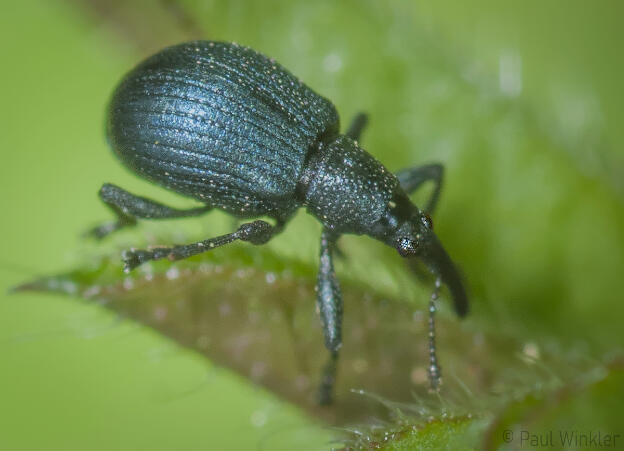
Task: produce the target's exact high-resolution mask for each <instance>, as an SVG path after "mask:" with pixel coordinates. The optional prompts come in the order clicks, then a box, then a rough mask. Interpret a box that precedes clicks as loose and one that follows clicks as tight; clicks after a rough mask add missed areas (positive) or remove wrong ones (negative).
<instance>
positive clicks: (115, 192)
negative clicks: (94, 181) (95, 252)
mask: <svg viewBox="0 0 624 451" xmlns="http://www.w3.org/2000/svg"><path fill="white" fill-rule="evenodd" d="M98 194H99V196H100V199H102V202H104V203H105V204H106V205H107V206H108V207H109V208H110V209H111V210H112V211H113V212H114V213H115V215H116V216H117V220H116V221H110V222H105V223H104V224H101V225H99V226H97V227H94V228H93V229H91V230H90V231H89V232H87V234H88V235H90V236H93V237H94V238H97V239H102V238H104V237H105V236H106V235H108V234H110V233H112V232H114V231H116V230H119V229H122V228H124V227H130V226H134V225H136V223H137V219H171V218H183V217H187V216H198V215H201V214H203V213H205V212H207V211H208V210H210V207H196V208H190V209H187V210H179V209H177V208H171V207H168V206H166V205H163V204H160V203H158V202H156V201H153V200H151V199H147V198H145V197H140V196H137V195H134V194H132V193H129V192H128V191H126V190H124V189H122V188H120V187H118V186H115V185H113V184H111V183H105V184H104V185H102V188H100V191H99V193H98Z"/></svg>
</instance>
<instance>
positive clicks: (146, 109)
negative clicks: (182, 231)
mask: <svg viewBox="0 0 624 451" xmlns="http://www.w3.org/2000/svg"><path fill="white" fill-rule="evenodd" d="M365 125H366V116H364V115H363V114H360V115H358V116H357V117H356V119H355V120H354V122H353V124H352V125H351V127H350V128H349V129H348V130H347V131H346V133H344V134H340V128H339V118H338V113H337V112H336V108H335V107H334V106H333V104H332V103H331V102H330V101H329V100H327V99H325V98H324V97H322V96H320V95H318V94H317V93H315V92H314V91H312V90H311V89H310V88H308V87H307V86H306V85H304V84H303V83H301V82H300V81H299V80H298V79H297V78H296V77H295V76H293V75H292V74H291V73H290V72H288V71H287V70H286V69H285V68H283V67H282V66H281V65H279V64H278V63H276V62H275V61H274V60H273V59H270V58H268V57H266V56H264V55H262V54H260V53H258V52H256V51H254V50H252V49H250V48H248V47H243V46H240V45H237V44H232V43H225V42H211V41H196V42H188V43H184V44H180V45H176V46H173V47H169V48H166V49H164V50H162V51H160V52H158V53H157V54H155V55H153V56H151V57H150V58H148V59H146V60H145V61H143V62H142V63H141V64H139V65H138V66H137V67H136V68H135V69H133V70H132V71H131V72H130V73H128V74H127V75H126V76H125V77H124V78H123V80H122V81H121V83H120V84H119V86H118V87H117V89H116V90H115V92H114V94H113V97H112V100H111V102H110V106H109V110H108V119H107V134H108V140H109V142H110V144H111V146H112V148H113V150H114V152H115V154H116V155H117V156H118V157H119V159H120V160H121V161H122V162H123V163H124V164H125V165H126V166H128V167H129V168H130V169H131V170H132V171H134V172H135V173H137V174H138V175H140V176H141V177H144V178H145V179H147V180H150V181H151V182H154V183H156V184H158V185H161V186H163V187H164V188H167V189H170V190H172V191H175V192H177V193H180V194H182V195H185V196H189V197H192V198H194V199H196V200H198V201H200V202H201V203H203V204H204V206H203V207H199V208H193V209H188V210H181V209H175V208H171V207H168V206H165V205H163V204H160V203H158V202H155V201H153V200H150V199H146V198H143V197H139V196H136V195H133V194H131V193H129V192H127V191H125V190H123V189H121V188H119V187H117V186H115V185H112V184H105V185H104V186H103V187H102V189H101V190H100V193H99V194H100V198H101V199H102V200H103V201H104V202H105V203H106V204H107V205H108V206H109V207H110V208H111V209H112V210H113V211H114V212H115V214H116V216H117V218H116V220H115V221H114V222H108V223H105V224H102V225H100V226H99V227H96V228H94V229H93V230H92V232H91V233H92V234H93V235H94V236H95V237H97V238H102V237H104V236H106V235H108V234H109V233H111V232H113V231H115V230H118V229H120V228H123V227H126V226H131V225H134V224H136V221H137V219H164V218H176V217H185V216H196V215H200V214H203V213H205V212H206V211H208V210H210V209H212V208H218V209H221V210H224V211H226V212H228V213H230V214H231V215H233V216H236V217H238V218H257V217H259V216H268V217H270V218H273V219H274V220H275V224H269V223H268V222H266V221H262V220H254V221H251V222H247V223H244V224H242V225H241V226H240V227H239V228H238V229H237V230H236V231H235V232H233V233H230V234H227V235H223V236H219V237H216V238H211V239H207V240H204V241H200V242H197V243H192V244H187V245H181V246H172V247H159V248H155V249H151V250H136V249H133V250H130V251H127V252H125V253H124V260H125V269H126V271H130V270H131V269H133V268H134V267H136V266H138V265H140V264H141V263H144V262H146V261H149V260H157V259H161V258H168V259H170V260H177V259H183V258H187V257H189V256H191V255H195V254H198V253H201V252H205V251H208V250H211V249H214V248H216V247H219V246H223V245H225V244H228V243H231V242H233V241H236V240H242V241H248V242H250V243H252V244H263V243H266V242H267V241H268V240H270V239H271V238H272V237H273V236H274V235H276V234H277V233H279V232H280V231H281V230H282V229H283V227H284V225H285V224H286V223H287V222H288V220H289V219H290V218H291V217H292V216H293V214H294V213H295V211H296V210H297V209H298V208H300V207H305V208H306V209H307V211H308V213H310V214H311V215H313V216H314V217H316V218H317V219H318V220H319V221H320V222H321V224H322V226H323V232H322V235H321V251H320V257H321V258H320V268H319V274H318V279H317V303H318V310H319V312H320V317H321V322H322V326H323V331H324V336H325V344H326V347H327V349H328V350H329V351H330V360H329V363H328V365H327V367H326V369H325V371H324V374H323V377H322V381H321V388H320V401H321V402H322V403H329V402H330V400H331V396H332V389H333V384H334V380H335V371H336V362H337V357H338V350H339V348H340V346H341V342H342V338H341V322H342V299H341V295H340V287H339V283H338V280H337V279H336V277H335V274H334V267H333V261H332V258H333V254H334V252H335V243H336V240H337V239H338V237H339V236H340V235H342V234H357V235H369V236H371V237H373V238H375V239H377V240H380V241H382V242H383V243H385V244H387V245H388V246H391V247H393V248H395V249H396V250H397V251H398V253H399V254H400V255H401V256H402V257H406V258H418V259H420V260H421V261H422V262H423V263H424V264H425V265H426V266H427V267H428V269H429V270H430V271H431V272H432V273H433V274H434V276H435V277H436V279H437V285H438V286H439V283H440V282H441V283H444V284H445V285H446V286H447V287H448V288H449V290H450V293H451V295H452V298H453V301H454V306H455V310H456V311H457V313H458V314H459V315H460V316H464V315H465V314H466V312H467V310H468V302H467V297H466V294H465V290H464V288H463V284H462V282H461V278H460V276H459V274H458V272H457V270H456V268H455V266H454V265H453V263H452V261H451V259H450V258H449V256H448V254H447V253H446V252H445V250H444V248H443V247H442V245H441V244H440V242H439V241H438V239H437V237H436V235H435V234H434V232H433V226H432V222H431V219H430V217H429V213H431V211H432V210H433V208H434V207H435V204H436V202H437V199H438V196H439V193H440V187H441V183H442V172H443V171H442V166H441V165H438V164H432V165H427V166H420V167H416V168H412V169H406V170H403V171H400V172H398V173H397V174H393V173H392V172H390V171H388V170H387V169H386V168H385V167H384V166H383V165H382V164H381V163H380V162H379V161H377V160H376V159H375V158H374V157H372V156H371V155H370V154H369V153H367V152H366V151H365V150H363V149H361V148H360V147H359V145H358V142H357V141H358V139H359V137H360V134H361V132H362V129H363V128H364V126H365ZM428 180H431V181H433V182H434V183H435V185H434V186H435V188H434V191H433V194H432V196H431V199H430V201H429V203H428V205H427V206H426V208H425V209H424V210H421V209H419V208H418V207H416V206H415V205H414V204H413V203H412V202H411V201H410V200H409V198H408V195H409V194H411V193H412V192H413V191H415V190H416V189H417V188H418V187H420V186H421V185H422V184H423V183H424V182H426V181H428ZM434 295H435V296H433V297H432V298H435V297H437V293H434ZM430 311H431V314H432V315H433V312H434V311H435V307H434V306H433V304H431V305H430ZM430 327H431V330H430V354H431V355H430V368H429V371H430V376H431V379H432V381H431V382H432V385H433V386H434V387H437V385H438V382H439V381H438V379H439V369H438V367H437V362H436V358H435V348H434V342H433V339H434V338H433V317H431V320H430Z"/></svg>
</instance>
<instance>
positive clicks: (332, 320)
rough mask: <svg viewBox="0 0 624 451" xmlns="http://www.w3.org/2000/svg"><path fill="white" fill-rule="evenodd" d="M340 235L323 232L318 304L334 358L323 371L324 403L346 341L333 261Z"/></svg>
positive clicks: (329, 392) (326, 400)
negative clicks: (341, 347)
mask: <svg viewBox="0 0 624 451" xmlns="http://www.w3.org/2000/svg"><path fill="white" fill-rule="evenodd" d="M336 239H337V237H336V236H332V235H331V234H330V233H329V232H328V231H326V230H324V231H323V233H322V234H321V260H320V265H319V273H318V278H317V282H316V296H317V308H318V311H319V314H320V317H321V324H322V325H323V335H324V336H325V347H326V348H327V349H329V351H330V352H331V356H330V361H329V363H328V364H327V366H326V367H325V369H324V371H323V378H322V381H321V386H320V388H319V401H320V403H321V404H329V403H331V399H332V392H333V387H334V381H335V379H336V362H337V360H338V349H340V346H341V345H342V295H341V293H340V284H339V283H338V279H336V274H335V272H334V263H333V251H334V248H335V243H336Z"/></svg>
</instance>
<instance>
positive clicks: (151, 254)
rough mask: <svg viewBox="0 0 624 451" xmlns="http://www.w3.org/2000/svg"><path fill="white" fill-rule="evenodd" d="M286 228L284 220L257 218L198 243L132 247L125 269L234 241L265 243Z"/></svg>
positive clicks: (179, 256)
mask: <svg viewBox="0 0 624 451" xmlns="http://www.w3.org/2000/svg"><path fill="white" fill-rule="evenodd" d="M283 228H284V221H281V220H280V221H278V222H277V224H276V225H274V226H273V225H271V224H269V223H268V222H265V221H261V220H257V221H253V222H246V223H244V224H242V225H241V226H240V227H239V228H238V230H236V231H235V232H232V233H228V234H226V235H221V236H218V237H215V238H210V239H207V240H204V241H198V242H196V243H191V244H184V245H180V246H172V247H155V248H153V249H147V250H144V249H132V250H129V251H125V252H124V253H123V259H124V271H126V272H129V271H131V270H132V269H134V268H136V267H137V266H139V265H141V264H143V263H145V262H148V261H151V260H161V259H163V258H167V259H169V260H183V259H185V258H189V257H192V256H193V255H197V254H202V253H204V252H208V251H211V250H213V249H215V248H217V247H220V246H225V245H226V244H230V243H232V242H234V241H237V240H240V241H248V242H250V243H252V244H264V243H266V242H267V241H269V240H270V239H271V238H272V237H273V236H274V235H276V234H278V233H279V232H281V231H282V229H283Z"/></svg>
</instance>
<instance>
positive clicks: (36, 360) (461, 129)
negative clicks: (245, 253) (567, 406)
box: [0, 0, 624, 450]
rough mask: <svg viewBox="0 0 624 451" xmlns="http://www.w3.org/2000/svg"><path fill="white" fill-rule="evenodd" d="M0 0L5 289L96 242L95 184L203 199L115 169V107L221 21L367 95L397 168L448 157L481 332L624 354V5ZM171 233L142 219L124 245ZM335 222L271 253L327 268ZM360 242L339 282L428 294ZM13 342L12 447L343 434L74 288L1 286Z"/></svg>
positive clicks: (258, 445) (5, 377)
mask: <svg viewBox="0 0 624 451" xmlns="http://www.w3.org/2000/svg"><path fill="white" fill-rule="evenodd" d="M0 8H1V14H0V30H1V31H0V33H1V38H2V39H1V42H2V44H0V49H1V50H2V52H1V54H2V62H3V64H2V71H1V72H0V82H1V86H2V87H3V89H2V105H1V106H0V131H1V133H0V151H1V152H2V165H1V166H0V183H1V184H2V199H1V201H0V202H1V203H2V208H1V210H0V211H2V212H3V221H2V224H1V226H0V227H1V234H0V236H1V237H2V238H3V253H2V257H0V280H1V282H0V288H2V290H3V293H4V292H5V291H6V290H7V289H8V288H9V287H11V286H15V285H16V284H18V283H20V282H23V281H25V280H28V279H32V278H33V277H35V276H37V275H42V274H51V273H57V272H59V271H63V270H67V269H69V268H72V267H75V266H77V265H80V264H81V262H83V261H85V259H88V258H89V256H93V255H97V254H98V253H100V252H102V251H101V250H100V249H101V248H100V247H98V246H97V245H95V244H93V243H85V242H84V241H83V240H82V239H81V238H80V234H81V233H82V232H84V231H85V230H86V229H87V228H88V227H89V226H91V225H93V224H94V223H97V222H98V221H100V220H103V219H107V218H108V217H109V216H108V215H109V213H108V212H107V211H106V210H105V208H104V207H103V206H101V205H100V203H99V202H98V200H97V198H96V193H97V190H98V189H99V187H100V186H101V184H102V183H103V182H113V183H116V184H119V185H120V186H123V187H124V188H126V189H128V190H129V191H131V192H137V193H141V194H145V195H151V196H153V197H155V198H158V199H162V200H163V201H169V202H171V203H177V205H182V204H185V203H186V204H188V201H186V200H181V199H177V198H174V197H173V196H172V195H171V194H169V193H161V192H160V191H159V190H157V189H155V188H153V187H149V186H147V185H146V184H145V183H144V182H141V181H140V180H137V179H136V178H134V177H133V176H132V175H130V174H128V173H127V172H125V171H124V170H123V169H122V168H121V166H120V165H119V164H118V163H117V162H116V161H115V160H114V158H113V156H112V154H111V153H110V151H109V150H108V149H107V146H106V144H105V142H104V133H103V123H104V108H105V105H106V102H107V99H108V96H109V95H110V93H111V91H112V89H113V87H114V86H115V84H116V83H117V81H118V80H119V78H120V77H121V76H122V74H123V73H124V72H126V71H127V70H128V69H129V68H131V67H132V66H133V65H134V64H135V63H136V62H137V61H139V60H140V59H141V58H142V57H144V56H146V55H148V54H149V53H151V52H153V51H156V50H157V49H159V48H161V47H162V46H164V45H167V44H172V43H175V42H178V41H181V40H183V39H189V38H194V37H203V38H207V39H216V40H228V41H237V42H240V43H243V44H246V45H249V46H251V47H253V48H255V49H257V50H260V51H262V52H263V53H266V54H268V55H270V56H273V57H275V58H276V59H277V61H279V62H280V63H282V64H283V65H284V66H285V67H287V68H289V69H290V70H291V71H292V72H293V73H294V74H295V75H297V76H298V77H300V78H301V79H302V80H304V81H305V82H306V83H307V84H309V85H310V86H311V87H313V88H314V89H315V90H317V91H318V92H320V93H322V94H323V95H324V96H326V97H328V98H329V99H332V100H333V101H334V102H335V104H336V106H337V108H338V111H339V112H340V114H341V117H342V121H343V124H346V123H347V122H348V120H349V118H350V117H351V116H352V115H353V114H354V113H355V112H357V111H359V110H365V111H367V112H369V114H370V116H371V122H370V126H369V128H368V129H367V132H366V135H365V137H364V147H365V148H366V149H367V150H369V151H370V152H371V153H372V154H373V155H375V156H376V157H378V158H379V159H380V160H382V161H383V162H384V164H386V165H387V166H388V167H389V168H390V169H392V170H397V169H399V168H402V167H405V166H411V165H416V164H420V163H425V162H428V161H436V160H437V161H442V162H443V163H444V164H445V166H446V168H447V173H446V176H447V177H446V186H445V187H444V191H443V195H442V199H441V203H440V207H439V211H438V212H437V214H436V217H435V218H434V219H435V223H436V227H437V230H438V231H439V234H440V236H441V237H442V240H443V241H444V242H445V245H446V247H447V249H449V251H450V252H451V253H452V255H453V256H454V258H455V259H456V260H457V262H458V263H459V264H460V265H461V267H462V269H463V271H464V273H465V275H466V280H467V281H468V285H469V288H470V291H471V293H472V300H473V309H472V312H471V317H470V318H469V319H468V322H467V326H463V327H467V328H469V329H470V330H482V331H484V332H486V333H488V334H491V335H493V336H495V335H496V334H498V333H501V334H503V333H504V336H505V337H514V338H516V339H518V340H520V341H524V342H526V343H530V344H531V345H532V346H537V348H538V349H546V348H548V347H550V348H553V349H555V350H566V351H570V352H573V353H576V354H578V355H582V356H584V357H586V358H587V359H588V360H591V359H595V360H596V362H600V363H597V366H598V365H601V364H602V362H603V359H604V358H607V357H608V356H610V355H614V354H615V353H616V352H617V351H618V350H621V346H622V338H623V334H622V332H621V330H622V323H623V320H624V303H623V302H622V300H623V299H622V294H621V293H622V289H621V285H620V283H621V278H622V273H623V270H624V152H623V151H622V148H623V146H624V128H622V126H621V118H622V115H623V113H624V86H623V85H622V80H623V79H624V61H623V58H622V48H621V43H622V42H624V41H623V38H624V36H623V32H622V30H621V18H622V17H624V16H623V13H624V6H623V4H622V3H621V2H618V1H615V0H614V1H602V2H594V3H592V4H591V5H590V4H589V3H587V2H583V1H565V2H564V1H555V2H548V3H544V2H533V1H531V2H522V3H519V2H517V3H513V4H512V3H507V2H494V1H490V0H479V1H477V2H471V3H470V4H468V3H465V2H436V3H435V4H433V3H430V2H407V1H399V0H394V1H382V2H375V1H355V0H351V1H329V0H328V1H318V2H306V1H278V0H270V1H263V2H252V1H240V0H234V1H225V0H224V1H218V0H212V1H208V0H195V1H190V0H189V1H178V2H174V1H162V2H148V1H136V2H121V1H119V2H114V1H113V2H103V1H95V0H93V1H79V0H74V1H60V0H59V1H50V0H46V1H44V0H38V1H37V0H30V1H26V2H11V3H9V2H5V3H4V4H3V5H2V7H0ZM177 225H180V227H182V229H184V230H185V233H187V234H188V236H193V237H198V236H205V235H206V234H207V233H209V234H210V235H213V234H215V233H214V232H215V231H225V230H227V229H228V228H229V227H231V223H230V222H229V221H228V219H227V218H226V217H224V216H223V215H220V214H215V215H212V216H211V217H209V218H206V219H205V220H202V221H193V220H191V221H187V222H185V223H184V224H178V223H176V226H177ZM161 227H163V225H159V224H156V225H153V224H146V225H145V227H142V228H141V229H140V230H137V231H135V232H130V233H128V234H127V235H124V236H123V237H122V238H121V241H119V242H117V245H118V246H123V245H124V244H125V245H128V244H130V243H133V241H132V240H133V239H134V240H136V239H137V237H139V236H141V235H142V234H143V233H148V234H150V233H151V234H153V233H158V232H157V230H159V229H160V228H161ZM164 227H169V228H173V227H174V226H173V224H169V225H164ZM318 231H319V228H318V225H317V224H316V223H314V221H313V220H312V219H311V218H308V217H306V216H305V215H303V214H302V215H299V216H298V217H297V218H296V219H295V221H294V222H293V224H292V227H290V228H289V229H288V230H287V231H286V232H285V233H284V234H283V235H282V236H280V237H279V238H278V239H276V240H274V242H272V243H270V245H269V248H270V249H271V251H272V252H274V253H275V254H276V255H280V256H283V257H284V258H295V259H297V260H301V261H304V262H309V263H310V264H312V265H313V264H315V261H316V254H317V246H318V244H317V241H318ZM343 247H344V250H345V252H346V253H347V254H348V255H351V256H352V258H349V259H347V260H346V261H345V262H343V263H341V264H340V265H339V272H340V273H341V275H342V276H344V277H346V278H349V279H350V280H353V281H355V283H359V284H360V286H361V287H362V289H364V290H366V289H370V290H375V292H377V293H381V294H382V295H386V296H389V297H394V298H401V295H402V294H403V293H405V292H406V291H407V292H408V293H410V296H407V297H409V300H410V301H411V300H412V299H414V298H415V299H417V300H416V301H414V302H415V303H417V306H418V307H419V308H422V307H423V306H424V305H425V304H424V302H425V299H426V294H427V293H428V290H429V288H428V287H426V286H422V285H418V284H415V283H411V282H410V276H409V274H407V273H406V272H405V270H404V268H403V267H402V265H401V262H400V261H398V258H397V257H396V256H395V253H393V252H392V250H391V249H385V248H382V247H381V246H379V245H377V244H376V243H372V242H371V241H370V240H367V239H365V238H358V237H347V238H346V239H345V240H344V246H343ZM109 249H110V248H109ZM250 252H255V251H254V250H250ZM370 259H375V260H374V261H375V262H377V264H375V265H371V263H370ZM371 267H373V268H374V270H373V271H371ZM412 294H415V296H413V295H412ZM310 302H313V301H312V299H311V300H310ZM442 307H443V312H442V313H443V315H447V316H448V317H449V318H452V317H451V315H450V312H448V310H449V309H448V308H447V306H446V305H444V306H442ZM451 323H452V322H451ZM319 333H320V332H319ZM0 352H1V355H2V358H1V359H0V400H1V404H2V409H1V413H0V449H7V450H27V449H29V450H30V449H37V450H39V449H42V450H44V449H45V450H57V449H58V450H69V449H102V450H104V449H128V450H131V449H150V450H157V449H172V448H176V449H189V450H191V449H293V448H295V449H322V448H324V447H325V448H326V447H327V446H328V445H327V443H328V442H329V441H330V440H331V439H332V438H333V437H335V430H332V429H330V428H328V427H327V426H324V425H323V424H322V423H319V422H318V421H317V420H313V419H311V418H310V417H308V416H307V415H306V414H305V413H304V412H303V410H301V409H299V408H298V407H295V406H293V405H291V404H288V403H286V402H284V401H281V400H280V399H278V398H277V397H275V396H273V395H272V394H271V393H269V392H268V391H265V390H263V389H259V388H256V387H255V386H253V385H251V384H250V383H249V382H248V381H246V380H245V379H244V378H242V377H239V376H237V375H233V373H231V372H229V371H227V370H224V369H219V368H218V367H215V366H212V364H210V363H207V361H206V360H205V358H204V357H202V356H201V355H199V354H197V353H195V352H192V351H185V350H182V349H181V348H179V347H177V346H176V345H175V344H173V343H172V342H170V341H169V340H167V339H165V338H163V337H162V336H160V335H159V334H157V333H155V332H153V331H152V330H150V329H148V328H144V327H140V326H138V325H136V324H133V323H130V322H119V321H118V320H117V317H116V315H115V314H113V313H111V312H109V311H107V310H104V309H102V308H100V307H98V306H94V305H90V304H87V303H84V302H80V301H78V300H76V299H75V298H74V299H71V298H67V297H61V296H57V295H49V294H47V295H42V294H32V293H29V294H19V295H7V296H5V295H4V294H3V295H2V299H1V300H0ZM449 355H450V354H449ZM605 356H607V357H605ZM484 358H487V356H484ZM493 358H495V357H493ZM606 393H607V395H608V396H607V397H609V396H617V393H618V392H615V393H616V394H612V393H611V392H608V391H607V392H606ZM610 393H611V395H609V394H610ZM619 393H620V394H621V391H620V392H619ZM616 399H618V398H616ZM397 401H403V402H409V400H397ZM619 401H622V399H621V398H619ZM592 402H593V401H592V400H591V397H590V401H588V403H587V404H582V403H581V404H580V405H581V406H588V405H592ZM597 405H598V406H599V407H597V408H598V409H600V408H604V406H603V404H597ZM615 412H616V411H615V410H612V411H608V410H605V413H604V418H606V420H605V421H606V422H607V423H606V424H607V425H608V426H607V425H605V426H604V427H605V428H607V429H608V430H610V431H611V432H619V433H622V434H624V428H622V427H621V426H622V422H621V420H616V419H615ZM618 413H620V412H619V411H618ZM599 417H600V418H602V417H601V416H599ZM618 421H619V422H618ZM614 425H615V426H614ZM581 426H583V424H576V423H575V424H567V425H566V424H564V425H563V426H562V427H569V428H572V427H581ZM599 426H600V425H599ZM617 427H620V429H619V430H613V428H617ZM609 428H610V429H609ZM477 442H479V441H478V440H477V441H475V443H477ZM479 443H480V442H479Z"/></svg>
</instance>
